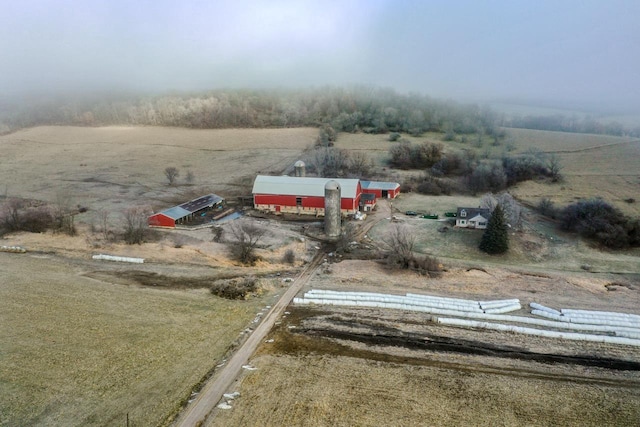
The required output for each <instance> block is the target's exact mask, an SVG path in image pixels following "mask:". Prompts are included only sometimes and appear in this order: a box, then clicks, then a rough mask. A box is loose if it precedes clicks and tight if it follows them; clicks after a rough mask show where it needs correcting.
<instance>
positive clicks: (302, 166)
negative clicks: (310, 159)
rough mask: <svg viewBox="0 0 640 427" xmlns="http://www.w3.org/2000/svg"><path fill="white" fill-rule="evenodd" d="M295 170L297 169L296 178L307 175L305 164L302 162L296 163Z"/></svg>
mask: <svg viewBox="0 0 640 427" xmlns="http://www.w3.org/2000/svg"><path fill="white" fill-rule="evenodd" d="M293 168H294V169H295V174H296V176H305V175H306V171H305V164H304V162H303V161H302V160H298V161H297V162H295V164H294V165H293Z"/></svg>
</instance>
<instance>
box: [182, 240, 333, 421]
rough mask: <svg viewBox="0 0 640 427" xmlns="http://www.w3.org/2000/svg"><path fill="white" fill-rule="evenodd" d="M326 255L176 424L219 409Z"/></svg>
mask: <svg viewBox="0 0 640 427" xmlns="http://www.w3.org/2000/svg"><path fill="white" fill-rule="evenodd" d="M324 256H325V254H324V252H322V251H320V252H318V253H317V254H316V256H315V257H314V258H313V260H312V261H311V262H310V263H309V265H307V267H306V268H305V269H304V270H303V271H302V272H301V273H300V275H298V277H297V278H296V279H295V280H294V282H293V285H291V287H289V289H287V291H286V292H285V293H284V294H283V295H282V297H280V299H279V300H278V302H277V303H276V304H274V306H273V307H272V308H271V310H270V311H269V312H268V313H267V314H266V315H265V316H264V319H263V320H262V322H261V323H260V325H258V327H257V328H256V329H255V331H253V333H252V334H251V336H249V338H248V339H247V340H246V341H245V342H244V344H243V345H242V346H241V347H240V348H239V349H238V351H236V353H235V354H234V355H233V356H232V357H231V359H229V361H228V362H227V364H226V366H225V367H224V368H223V369H222V370H221V371H220V373H219V374H218V375H216V376H215V377H214V378H212V379H211V380H210V381H209V382H208V383H207V384H206V385H205V386H204V387H203V389H202V391H201V392H200V394H199V395H198V397H197V399H196V400H195V401H194V402H193V403H192V404H191V405H190V406H188V407H187V408H186V409H185V410H184V412H183V413H182V414H181V415H180V416H179V417H178V419H177V420H176V421H175V422H174V424H173V425H174V426H180V427H191V426H196V425H199V422H202V421H205V420H206V419H207V417H208V416H209V414H210V413H211V411H212V410H213V408H215V406H216V405H217V404H218V402H219V401H220V399H222V395H223V394H224V393H225V392H226V391H227V390H228V388H229V387H230V386H231V384H232V383H233V381H234V380H235V379H236V378H237V377H238V375H239V374H240V371H241V370H242V366H243V365H246V364H247V362H248V361H249V358H250V357H251V355H252V354H253V353H254V352H255V351H256V348H257V347H258V345H259V344H260V343H261V342H262V341H263V340H264V338H265V337H266V335H267V334H268V333H269V331H270V330H271V328H272V327H273V324H274V323H275V321H276V320H277V319H279V318H280V317H281V316H282V314H283V312H284V310H285V308H286V307H287V306H288V305H289V303H290V302H291V300H293V297H294V296H295V295H296V294H297V293H298V292H299V291H300V289H302V287H303V286H304V285H305V284H306V283H307V282H308V280H309V278H310V277H311V276H312V274H313V272H314V271H315V270H316V268H317V267H318V266H319V265H320V263H321V261H322V259H323V257H324Z"/></svg>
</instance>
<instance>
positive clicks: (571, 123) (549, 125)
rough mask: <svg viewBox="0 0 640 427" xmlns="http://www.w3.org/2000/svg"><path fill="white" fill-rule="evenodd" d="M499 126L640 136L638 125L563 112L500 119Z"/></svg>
mask: <svg viewBox="0 0 640 427" xmlns="http://www.w3.org/2000/svg"><path fill="white" fill-rule="evenodd" d="M500 126H504V127H512V128H522V129H534V130H549V131H556V132H573V133H591V134H597V135H613V136H632V137H640V127H636V128H633V129H627V128H625V127H624V126H623V125H622V123H619V122H616V121H611V122H599V121H597V120H596V119H594V118H593V117H590V116H587V117H584V118H578V117H576V116H565V115H563V114H551V115H546V116H533V115H528V116H518V117H510V118H503V119H501V120H500Z"/></svg>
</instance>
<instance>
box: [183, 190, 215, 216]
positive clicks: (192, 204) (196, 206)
mask: <svg viewBox="0 0 640 427" xmlns="http://www.w3.org/2000/svg"><path fill="white" fill-rule="evenodd" d="M221 201H222V197H220V196H218V195H216V194H207V195H206V196H202V197H199V198H197V199H193V200H190V201H188V202H186V203H183V204H181V205H180V207H181V208H183V209H186V210H188V211H189V212H191V213H193V212H197V211H199V210H200V209H202V208H206V207H212V206H213V205H217V204H218V203H220V202H221Z"/></svg>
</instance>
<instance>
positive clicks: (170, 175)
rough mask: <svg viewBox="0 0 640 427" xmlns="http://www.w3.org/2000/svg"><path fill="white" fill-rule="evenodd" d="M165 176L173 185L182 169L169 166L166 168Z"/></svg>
mask: <svg viewBox="0 0 640 427" xmlns="http://www.w3.org/2000/svg"><path fill="white" fill-rule="evenodd" d="M164 176H166V177H167V181H169V185H173V184H175V182H176V179H178V177H179V176H180V171H179V170H178V169H177V168H175V167H173V166H169V167H167V168H166V169H165V170H164Z"/></svg>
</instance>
